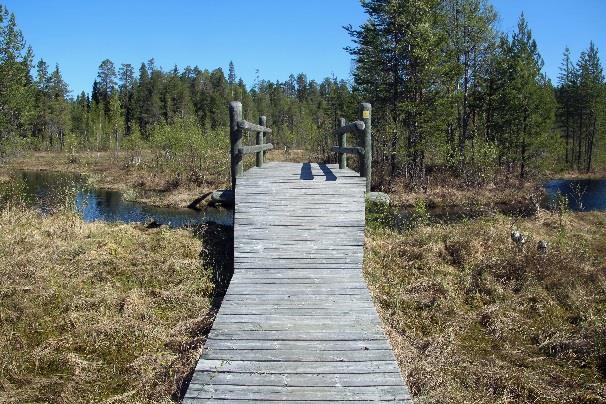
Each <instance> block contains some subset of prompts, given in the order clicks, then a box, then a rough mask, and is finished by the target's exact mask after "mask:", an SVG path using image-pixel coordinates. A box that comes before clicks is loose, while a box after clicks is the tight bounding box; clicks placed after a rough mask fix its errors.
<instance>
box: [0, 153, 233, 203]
mask: <svg viewBox="0 0 606 404" xmlns="http://www.w3.org/2000/svg"><path fill="white" fill-rule="evenodd" d="M226 153H227V152H226ZM221 157H224V156H221ZM217 158H219V157H218V156H217ZM223 160H226V158H223ZM225 164H227V163H225V162H223V165H221V164H216V165H213V167H215V168H213V169H212V170H208V172H196V173H191V174H190V175H189V176H187V175H182V174H175V173H174V172H171V171H170V170H167V169H165V168H164V166H160V167H158V166H157V165H156V162H155V160H154V156H153V154H152V153H151V152H144V153H142V155H141V163H140V164H138V165H134V164H132V156H131V154H129V153H126V152H125V153H121V154H119V155H118V157H116V155H115V153H111V152H101V153H96V152H80V153H75V154H71V153H60V152H36V153H25V154H20V155H18V156H16V157H13V158H11V159H10V160H8V161H7V162H6V164H4V166H3V167H2V170H0V172H1V173H3V175H7V173H8V172H9V171H10V170H14V169H21V170H50V171H63V172H75V173H80V174H85V175H87V176H88V178H89V180H90V182H91V184H92V185H93V186H96V187H99V188H106V189H112V190H116V191H120V192H122V193H123V194H124V195H125V197H126V198H128V199H131V200H136V201H139V202H144V203H148V204H150V205H154V206H165V207H187V206H188V205H189V204H190V203H191V202H192V201H193V200H194V199H196V198H198V197H199V196H200V195H203V194H205V193H207V192H209V191H214V190H216V189H220V188H225V187H227V186H228V180H229V167H228V166H225ZM194 174H195V175H194ZM194 177H195V178H194Z"/></svg>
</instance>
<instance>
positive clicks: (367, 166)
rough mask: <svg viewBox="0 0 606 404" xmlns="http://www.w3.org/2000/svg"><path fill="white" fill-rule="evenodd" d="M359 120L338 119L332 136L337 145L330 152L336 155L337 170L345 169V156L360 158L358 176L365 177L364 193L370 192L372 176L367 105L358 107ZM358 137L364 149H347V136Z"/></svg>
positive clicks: (370, 134) (368, 106)
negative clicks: (351, 134)
mask: <svg viewBox="0 0 606 404" xmlns="http://www.w3.org/2000/svg"><path fill="white" fill-rule="evenodd" d="M358 111H359V114H360V120H358V121H354V122H350V123H348V124H347V123H345V119H344V118H339V122H338V127H337V129H335V130H334V131H333V135H337V136H338V141H339V145H338V146H334V147H333V148H332V151H334V152H336V153H337V161H338V162H339V169H341V170H342V169H345V168H347V154H356V155H358V156H360V176H362V177H366V192H370V185H371V175H372V133H371V111H372V107H371V105H370V104H369V103H367V102H363V103H361V104H360V107H359V110H358ZM348 133H353V134H356V135H359V136H360V137H361V138H362V139H361V140H362V143H363V145H364V147H347V134H348Z"/></svg>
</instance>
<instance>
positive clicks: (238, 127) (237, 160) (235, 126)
mask: <svg viewBox="0 0 606 404" xmlns="http://www.w3.org/2000/svg"><path fill="white" fill-rule="evenodd" d="M266 123H267V119H266V118H265V117H264V116H260V117H259V124H258V125H257V124H255V123H251V122H248V121H246V120H244V119H242V103H241V102H240V101H232V102H230V103H229V132H230V138H231V185H232V189H236V178H238V177H239V176H241V175H242V174H243V173H244V163H243V159H244V156H245V155H247V154H252V153H255V154H256V155H257V156H256V164H255V165H256V166H257V167H263V163H264V162H265V152H266V151H267V150H271V149H273V148H274V146H273V145H272V144H271V143H265V134H266V133H271V129H270V128H268V127H267V126H265V125H266ZM244 131H251V132H256V133H257V136H256V139H255V140H256V141H255V143H256V144H255V145H254V146H243V145H242V135H243V132H244Z"/></svg>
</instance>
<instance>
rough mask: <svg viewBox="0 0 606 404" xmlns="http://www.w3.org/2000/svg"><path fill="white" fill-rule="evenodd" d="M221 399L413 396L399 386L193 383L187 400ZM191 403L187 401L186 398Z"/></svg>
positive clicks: (387, 398) (402, 398)
mask: <svg viewBox="0 0 606 404" xmlns="http://www.w3.org/2000/svg"><path fill="white" fill-rule="evenodd" d="M190 398H195V399H221V400H258V401H289V402H290V401H292V400H305V401H308V402H309V401H318V400H335V401H359V400H384V401H399V402H402V401H408V400H410V395H409V394H408V393H406V392H404V391H403V390H402V389H401V388H400V387H399V386H373V387H338V386H331V387H317V386H314V387H311V386H305V387H288V386H287V387H278V386H255V387H254V388H252V387H248V386H231V385H218V386H217V385H212V384H211V385H207V386H205V387H198V385H197V384H194V385H192V388H191V390H189V391H188V393H187V395H186V399H190ZM186 402H187V400H186Z"/></svg>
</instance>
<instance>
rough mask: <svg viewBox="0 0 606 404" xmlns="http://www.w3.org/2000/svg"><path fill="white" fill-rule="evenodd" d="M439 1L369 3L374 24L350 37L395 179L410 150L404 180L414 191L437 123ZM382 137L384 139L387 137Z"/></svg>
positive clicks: (359, 79) (378, 0) (372, 0)
mask: <svg viewBox="0 0 606 404" xmlns="http://www.w3.org/2000/svg"><path fill="white" fill-rule="evenodd" d="M438 6H439V2H438V1H437V0H368V1H364V2H363V3H362V7H363V8H364V10H365V12H366V13H367V14H368V16H369V17H368V21H367V22H366V23H365V24H364V25H362V27H361V28H360V29H358V30H355V29H353V28H352V27H351V26H350V27H347V28H346V29H347V31H348V32H349V34H350V35H351V37H352V38H353V40H354V42H355V44H356V46H355V47H353V48H347V50H348V51H349V52H350V53H351V54H352V55H353V56H354V60H355V63H356V67H355V70H354V79H355V82H356V85H357V86H358V87H359V89H360V90H361V93H362V95H363V96H364V97H365V98H366V99H367V100H369V101H371V102H372V103H373V105H374V106H375V108H373V110H374V111H375V114H374V116H375V118H376V119H375V122H376V123H377V125H375V126H374V127H376V128H377V129H378V130H376V131H375V133H377V132H379V134H378V137H379V139H378V142H377V143H378V144H379V145H380V147H385V148H386V149H387V150H386V154H387V155H389V156H390V166H391V170H390V171H391V174H392V175H393V174H395V173H396V171H397V169H398V165H399V164H397V156H398V155H402V153H401V150H404V153H403V157H404V163H403V169H404V174H405V175H406V177H407V178H409V179H410V180H411V182H412V184H413V185H421V184H422V183H423V182H424V179H425V150H426V144H427V142H428V141H429V138H430V137H431V135H432V133H433V132H434V131H433V129H432V128H431V126H432V124H433V122H434V121H435V118H436V110H435V106H436V105H437V103H436V101H437V97H439V88H438V87H437V86H436V85H435V83H436V82H437V81H439V80H438V72H439V70H438V67H439V63H438V60H437V58H438V57H439V55H440V49H441V48H442V47H443V45H444V41H445V39H444V36H443V35H441V34H440V32H439V31H438V30H437V29H436V28H437V21H436V19H437V18H438V16H439V8H438ZM381 132H382V133H381Z"/></svg>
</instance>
